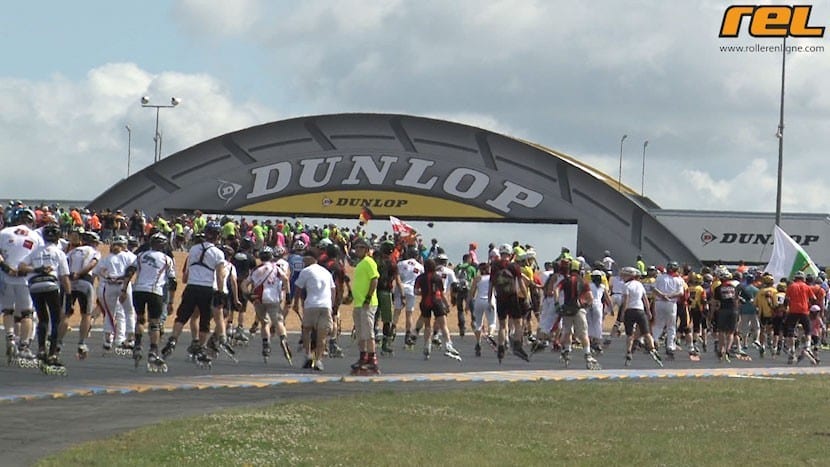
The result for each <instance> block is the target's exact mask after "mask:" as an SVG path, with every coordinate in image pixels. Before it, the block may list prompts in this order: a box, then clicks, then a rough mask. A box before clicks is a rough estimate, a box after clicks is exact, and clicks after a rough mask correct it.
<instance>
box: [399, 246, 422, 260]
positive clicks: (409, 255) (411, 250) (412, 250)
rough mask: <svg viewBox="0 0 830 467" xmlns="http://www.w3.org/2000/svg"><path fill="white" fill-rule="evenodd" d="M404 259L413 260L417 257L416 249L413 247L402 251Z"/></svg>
mask: <svg viewBox="0 0 830 467" xmlns="http://www.w3.org/2000/svg"><path fill="white" fill-rule="evenodd" d="M403 256H404V258H406V259H413V258H417V257H418V249H417V248H415V247H414V246H411V247H409V248H407V249H406V251H404V255H403Z"/></svg>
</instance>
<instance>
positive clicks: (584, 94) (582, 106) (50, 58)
mask: <svg viewBox="0 0 830 467" xmlns="http://www.w3.org/2000/svg"><path fill="white" fill-rule="evenodd" d="M744 3H745V2H744ZM814 3H815V5H814V6H813V10H812V14H811V17H810V26H826V25H828V24H830V3H827V2H814ZM731 4H732V3H731V2H722V1H699V2H694V1H690V2H666V1H661V0H629V1H607V0H599V1H592V2H573V1H567V2H566V1H558V0H550V1H544V0H540V1H534V0H493V1H485V0H458V1H444V0H422V1H403V0H387V1H368V0H338V1H333V0H332V1H315V0H310V1H303V2H283V1H266V0H235V1H233V2H228V1H219V0H202V1H196V0H158V1H154V2H112V1H104V0H89V1H83V2H59V1H43V2H13V3H11V4H9V5H6V7H5V8H4V14H3V15H2V17H0V54H2V56H3V57H4V60H3V66H2V67H0V102H2V104H0V109H2V112H0V157H2V159H1V160H2V163H3V167H4V168H3V170H1V171H0V199H2V198H4V197H5V198H9V199H11V198H24V199H75V200H91V199H93V198H94V197H96V196H97V195H98V194H100V193H101V192H103V191H104V190H106V189H107V188H108V187H110V186H111V185H112V184H114V183H116V182H117V181H118V180H120V179H121V178H124V177H125V176H126V175H127V159H128V158H127V154H128V151H129V153H130V156H131V157H130V170H131V172H132V173H134V172H137V171H138V170H140V169H141V168H144V167H146V166H147V165H149V164H151V163H152V160H153V140H152V139H153V130H154V124H155V111H153V110H151V109H147V108H142V107H141V105H140V98H141V97H142V96H149V98H150V101H151V103H152V104H166V103H168V102H169V101H170V98H171V97H178V98H179V99H181V104H180V105H179V106H178V107H176V108H173V109H162V110H161V112H160V114H159V116H160V130H161V133H162V153H163V154H164V155H169V154H172V153H174V152H176V151H179V150H182V149H185V148H187V147H190V146H192V145H195V144H197V143H199V142H201V141H204V140H207V139H210V138H213V137H215V136H219V135H221V134H224V133H228V132H231V131H236V130H240V129H243V128H247V127H250V126H253V125H259V124H262V123H267V122H271V121H276V120H282V119H286V118H293V117H298V116H305V115H316V114H326V113H343V112H392V113H406V114H413V115H419V116H427V117H437V118H443V119H448V120H453V121H458V122H461V123H465V124H469V125H474V126H478V127H481V128H485V129H488V130H492V131H496V132H499V133H504V134H507V135H510V136H515V137H519V138H522V139H525V140H529V141H532V142H535V143H539V144H542V145H544V146H547V147H549V148H552V149H556V150H559V151H562V152H565V153H567V154H570V155H572V156H574V157H576V158H577V159H580V160H582V161H585V162H587V163H588V164H591V165H593V166H594V167H596V168H598V169H600V170H603V171H605V172H606V173H609V174H611V175H612V176H614V177H616V176H617V172H618V170H619V161H620V141H621V138H622V136H623V135H627V138H626V139H625V141H624V142H623V157H622V160H623V172H622V181H623V183H626V184H628V185H629V186H631V187H632V188H634V189H635V190H637V191H640V189H641V186H642V181H641V171H642V164H643V162H642V161H643V152H644V142H645V141H646V140H648V146H647V147H646V148H645V156H646V169H645V170H646V176H645V183H644V192H645V195H646V196H648V197H650V198H651V199H653V200H654V201H655V202H656V203H657V204H658V205H660V206H661V207H663V208H669V209H716V210H718V209H723V210H726V209H729V210H751V211H767V212H771V211H774V209H775V195H776V170H777V160H778V159H777V158H778V140H777V139H776V137H775V133H776V129H777V126H778V116H779V99H780V92H781V84H780V80H781V54H780V53H764V52H757V53H738V52H725V51H722V50H721V48H722V47H724V46H735V45H739V46H752V45H755V44H759V45H778V44H780V39H765V38H754V37H751V36H749V35H748V33H747V31H746V29H747V28H746V26H744V27H743V28H742V31H741V34H740V35H739V37H738V38H733V39H727V38H719V37H718V32H719V28H720V25H721V21H722V18H723V14H724V10H725V9H726V8H727V7H728V6H729V5H731ZM745 21H746V20H745ZM828 36H830V32H828ZM788 45H801V46H823V47H825V48H827V49H828V50H825V51H817V52H793V53H790V54H788V55H787V58H786V60H787V65H786V104H785V132H784V135H785V136H784V171H783V209H784V211H787V212H822V213H827V212H830V183H827V170H826V162H825V161H827V157H826V153H827V151H828V148H830V131H828V129H830V125H829V124H830V88H828V87H827V86H826V82H827V78H826V77H827V76H830V39H828V38H827V37H824V38H817V39H803V38H794V39H791V40H790V41H788ZM126 126H129V127H130V131H129V132H128V131H127V129H126ZM128 139H129V144H128Z"/></svg>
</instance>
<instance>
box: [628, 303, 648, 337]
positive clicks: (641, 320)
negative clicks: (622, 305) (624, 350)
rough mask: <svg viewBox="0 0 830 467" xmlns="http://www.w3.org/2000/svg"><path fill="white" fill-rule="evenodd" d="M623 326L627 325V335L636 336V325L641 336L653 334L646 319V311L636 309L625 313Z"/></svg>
mask: <svg viewBox="0 0 830 467" xmlns="http://www.w3.org/2000/svg"><path fill="white" fill-rule="evenodd" d="M623 324H624V325H625V335H626V336H632V335H634V325H635V324H636V325H637V328H638V329H639V330H640V334H651V326H650V325H649V323H648V320H647V319H646V312H645V310H638V309H636V308H629V309H627V310H625V312H624V313H623Z"/></svg>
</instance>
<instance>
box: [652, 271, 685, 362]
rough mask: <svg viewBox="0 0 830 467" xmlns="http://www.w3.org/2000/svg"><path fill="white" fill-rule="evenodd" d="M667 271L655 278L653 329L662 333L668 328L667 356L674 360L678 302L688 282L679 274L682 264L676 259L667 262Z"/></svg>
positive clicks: (653, 288) (653, 289)
mask: <svg viewBox="0 0 830 467" xmlns="http://www.w3.org/2000/svg"><path fill="white" fill-rule="evenodd" d="M666 269H667V271H666V272H665V273H661V274H659V275H658V276H657V277H656V278H655V280H654V286H653V287H652V294H653V295H654V302H655V303H654V322H653V324H652V330H653V331H654V332H655V333H660V332H662V330H663V329H664V328H665V330H666V357H668V359H669V360H674V351H675V349H676V337H677V302H678V300H682V299H683V297H684V295H685V288H686V283H685V282H683V278H681V277H680V275H679V274H678V272H677V271H678V270H679V269H680V266H679V265H678V264H677V262H676V261H669V262H668V264H666Z"/></svg>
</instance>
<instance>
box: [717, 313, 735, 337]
mask: <svg viewBox="0 0 830 467" xmlns="http://www.w3.org/2000/svg"><path fill="white" fill-rule="evenodd" d="M738 316H739V313H738V310H728V309H727V310H724V309H720V310H718V315H717V320H716V321H717V322H718V332H735V331H736V330H737V329H738Z"/></svg>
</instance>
